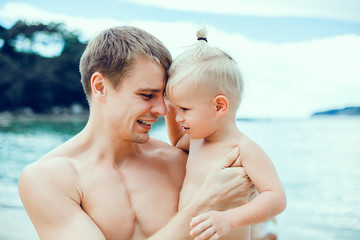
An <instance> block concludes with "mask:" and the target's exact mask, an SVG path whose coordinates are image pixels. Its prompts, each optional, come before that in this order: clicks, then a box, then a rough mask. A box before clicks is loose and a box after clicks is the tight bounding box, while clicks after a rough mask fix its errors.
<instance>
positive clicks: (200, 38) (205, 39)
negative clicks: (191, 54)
mask: <svg viewBox="0 0 360 240" xmlns="http://www.w3.org/2000/svg"><path fill="white" fill-rule="evenodd" d="M197 40H198V41H200V40H204V41H205V42H207V38H202V37H199V38H198V39H197Z"/></svg>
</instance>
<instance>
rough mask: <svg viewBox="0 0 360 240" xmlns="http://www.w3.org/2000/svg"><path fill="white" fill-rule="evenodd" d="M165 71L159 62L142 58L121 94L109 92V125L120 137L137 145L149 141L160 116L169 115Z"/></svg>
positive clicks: (121, 89)
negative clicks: (165, 98) (165, 96)
mask: <svg viewBox="0 0 360 240" xmlns="http://www.w3.org/2000/svg"><path fill="white" fill-rule="evenodd" d="M164 88H165V70H164V68H163V67H162V66H161V65H160V64H158V63H157V62H156V61H155V60H152V59H148V58H144V57H142V58H138V59H137V60H136V61H135V63H134V69H133V71H132V73H131V74H130V75H129V76H128V77H126V78H125V79H124V80H123V82H122V84H121V87H120V89H119V90H114V89H112V88H111V89H110V90H109V91H108V92H107V100H106V101H107V104H106V105H107V106H106V107H107V110H106V111H107V113H108V114H109V115H108V116H109V121H110V124H111V126H112V128H113V129H114V131H116V134H120V135H119V137H120V138H121V139H124V140H129V141H132V142H136V143H145V142H147V141H148V140H149V131H150V129H151V127H152V125H153V124H154V123H155V122H156V121H157V119H158V116H159V115H165V103H164V98H163V93H164Z"/></svg>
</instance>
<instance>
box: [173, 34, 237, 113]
mask: <svg viewBox="0 0 360 240" xmlns="http://www.w3.org/2000/svg"><path fill="white" fill-rule="evenodd" d="M196 36H197V39H198V42H197V43H196V44H195V45H193V46H191V47H190V48H189V49H188V50H186V51H185V52H183V53H182V54H180V55H179V56H178V57H177V58H176V59H175V60H174V61H173V63H172V64H171V66H170V69H169V80H168V83H167V87H166V94H167V95H168V96H169V97H170V99H171V93H172V91H173V90H174V87H175V86H176V85H177V84H178V83H180V82H184V81H190V82H191V83H192V84H193V86H194V88H197V89H201V91H207V92H208V93H209V94H211V95H213V97H215V96H217V95H219V94H223V95H225V96H226V97H227V98H228V99H229V102H230V108H231V109H233V110H235V111H236V110H237V108H238V107H239V105H240V102H241V99H242V92H243V81H242V77H241V74H240V71H239V68H238V66H237V64H236V62H235V60H234V59H233V58H232V57H230V55H228V54H227V53H225V52H224V51H222V50H220V49H219V48H217V47H212V46H209V45H208V44H207V38H206V37H207V31H206V29H205V28H202V29H199V30H198V31H197V32H196Z"/></svg>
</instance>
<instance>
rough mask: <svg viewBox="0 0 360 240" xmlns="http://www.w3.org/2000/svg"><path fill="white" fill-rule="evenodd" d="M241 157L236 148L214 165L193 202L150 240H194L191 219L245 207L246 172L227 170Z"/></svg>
mask: <svg viewBox="0 0 360 240" xmlns="http://www.w3.org/2000/svg"><path fill="white" fill-rule="evenodd" d="M238 155H239V149H238V148H235V149H233V150H232V151H231V152H230V153H228V154H227V156H226V157H225V158H224V159H221V160H219V161H218V162H217V163H216V165H213V167H212V169H211V170H210V172H209V173H208V175H207V176H206V178H205V181H204V183H203V185H202V186H201V188H200V189H199V191H198V192H197V194H196V195H195V196H194V197H193V199H192V200H191V201H190V202H189V203H188V204H187V205H186V206H185V207H184V208H183V209H182V210H181V211H179V212H178V213H177V214H176V215H175V217H173V218H172V219H171V221H169V223H168V224H167V225H166V226H165V227H163V228H162V229H161V230H159V231H158V232H157V233H155V234H154V235H153V236H152V237H150V238H149V240H163V239H173V240H183V239H192V237H190V234H189V231H190V221H191V218H192V217H194V216H197V215H198V214H200V213H203V212H207V211H210V210H225V207H229V206H233V207H235V206H239V205H242V204H245V203H246V202H247V199H248V195H249V193H250V192H249V187H250V184H251V182H250V180H249V179H248V177H247V175H246V173H245V170H244V169H243V168H241V167H231V168H228V167H229V166H230V165H231V164H232V163H233V162H234V161H235V160H236V159H237V157H238Z"/></svg>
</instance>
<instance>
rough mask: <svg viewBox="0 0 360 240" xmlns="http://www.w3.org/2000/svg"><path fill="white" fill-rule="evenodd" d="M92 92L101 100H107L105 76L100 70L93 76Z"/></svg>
mask: <svg viewBox="0 0 360 240" xmlns="http://www.w3.org/2000/svg"><path fill="white" fill-rule="evenodd" d="M91 92H92V94H93V95H94V97H95V98H96V99H98V100H99V101H100V102H105V92H106V91H105V78H104V76H103V75H102V74H101V73H99V72H95V73H93V75H92V76H91Z"/></svg>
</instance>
